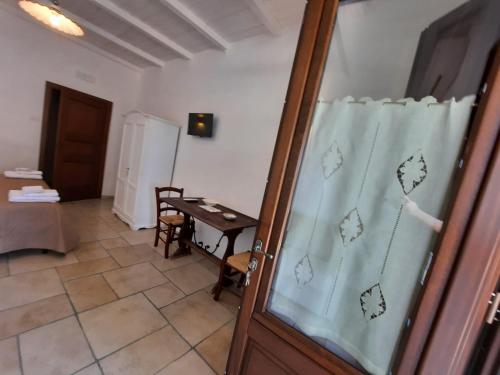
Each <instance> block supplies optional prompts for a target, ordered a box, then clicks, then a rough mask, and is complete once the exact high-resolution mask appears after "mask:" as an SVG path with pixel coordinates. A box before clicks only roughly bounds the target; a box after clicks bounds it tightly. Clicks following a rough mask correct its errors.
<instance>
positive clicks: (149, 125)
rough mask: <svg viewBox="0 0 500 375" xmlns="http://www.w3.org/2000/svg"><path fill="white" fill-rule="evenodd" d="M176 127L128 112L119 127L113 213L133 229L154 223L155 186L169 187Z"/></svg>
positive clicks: (177, 137) (175, 148) (154, 224)
mask: <svg viewBox="0 0 500 375" xmlns="http://www.w3.org/2000/svg"><path fill="white" fill-rule="evenodd" d="M178 139H179V127H178V126H176V125H174V124H172V123H170V122H169V121H167V120H163V119H160V118H157V117H154V116H151V115H147V114H144V113H141V112H132V113H130V114H128V115H127V117H126V119H125V124H124V126H123V137H122V145H121V151H120V163H119V165H118V176H117V181H116V191H115V200H114V203H113V212H114V213H115V214H117V215H118V216H119V217H120V218H121V219H122V220H123V221H125V222H126V223H127V224H129V225H130V227H131V228H132V229H134V230H137V229H140V228H152V227H154V226H156V200H155V191H154V188H155V187H156V186H159V187H161V186H170V184H171V182H172V174H173V171H174V164H175V155H176V152H177V141H178Z"/></svg>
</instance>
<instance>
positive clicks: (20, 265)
mask: <svg viewBox="0 0 500 375" xmlns="http://www.w3.org/2000/svg"><path fill="white" fill-rule="evenodd" d="M77 262H78V259H76V257H75V255H74V254H73V253H72V252H69V253H68V254H59V253H55V252H53V251H49V252H47V253H45V254H44V253H42V251H41V250H21V251H16V252H14V253H11V254H9V270H10V274H11V275H15V274H18V273H22V272H30V271H38V270H43V269H47V268H53V267H57V266H62V265H65V264H72V263H77Z"/></svg>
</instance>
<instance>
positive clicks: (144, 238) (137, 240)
mask: <svg viewBox="0 0 500 375" xmlns="http://www.w3.org/2000/svg"><path fill="white" fill-rule="evenodd" d="M120 236H122V237H123V238H124V239H125V240H126V241H127V242H128V243H129V244H131V245H139V244H141V243H152V242H153V240H154V236H155V230H154V229H143V230H126V231H124V232H120Z"/></svg>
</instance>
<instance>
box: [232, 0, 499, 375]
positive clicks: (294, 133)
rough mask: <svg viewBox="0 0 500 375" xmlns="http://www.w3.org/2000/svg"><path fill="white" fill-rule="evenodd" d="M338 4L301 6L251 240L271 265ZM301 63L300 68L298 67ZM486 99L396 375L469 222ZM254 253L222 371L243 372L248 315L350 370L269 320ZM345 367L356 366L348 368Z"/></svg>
mask: <svg viewBox="0 0 500 375" xmlns="http://www.w3.org/2000/svg"><path fill="white" fill-rule="evenodd" d="M319 2H322V4H324V6H323V7H322V6H321V5H318V4H319ZM311 6H315V8H314V9H315V12H320V13H321V20H319V19H318V18H317V16H318V14H316V17H313V16H312V15H311V13H312V11H311V9H312V8H311ZM337 6H338V4H337V1H335V0H331V1H329V0H323V1H319V0H318V2H315V1H310V2H309V4H308V8H307V9H306V15H305V20H304V26H303V30H302V33H301V38H300V39H299V46H298V50H297V54H296V58H295V62H294V69H293V71H292V76H291V80H290V86H289V91H288V94H287V103H286V105H285V108H284V112H283V117H282V121H281V125H280V130H279V132H278V138H277V142H276V147H275V151H274V154H273V160H272V164H271V168H270V173H269V179H268V184H267V187H266V192H265V195H264V200H263V204H262V208H261V214H260V222H261V224H260V225H259V227H258V228H257V232H256V236H255V239H260V240H262V242H263V247H262V249H263V251H264V252H267V253H269V254H273V255H274V259H275V262H276V261H277V257H278V255H279V249H280V243H281V241H282V237H283V231H284V223H285V219H286V217H287V214H288V211H289V209H290V204H291V198H292V191H293V186H294V182H295V179H296V176H297V173H298V170H297V165H298V163H299V161H300V157H301V154H302V150H303V146H304V144H305V143H306V141H307V139H306V138H307V130H308V128H309V126H310V122H311V121H310V120H311V117H312V113H313V111H314V105H313V104H314V101H315V100H316V97H317V92H318V89H319V85H320V83H321V78H322V72H323V67H324V63H325V61H324V60H326V54H327V52H328V49H329V47H330V38H331V32H332V31H333V30H332V29H333V27H332V26H333V19H334V17H335V15H336V9H337ZM329 12H330V13H329ZM328 13H329V14H328ZM329 16H331V17H332V19H331V22H332V24H331V25H330V29H328V28H327V27H326V24H327V21H326V20H327V19H329V18H328V17H329ZM320 22H321V27H320ZM314 30H316V31H317V33H318V34H319V35H317V37H316V38H315V37H314V36H312V35H310V33H311V32H313V31H314ZM305 33H309V34H308V37H307V38H305V37H304V34H305ZM306 43H314V48H312V47H311V46H310V45H304V44H306ZM313 56H314V58H313ZM311 59H313V61H311ZM300 64H305V65H303V66H300ZM490 87H491V86H490ZM490 96H491V91H490V92H487V93H486V95H485V96H484V97H483V98H482V99H481V102H480V106H479V108H478V110H477V112H476V113H475V117H474V122H473V125H472V127H471V134H470V141H469V142H468V143H467V147H466V149H465V151H464V166H463V168H462V169H461V170H460V171H459V173H458V176H457V180H456V189H455V190H456V194H451V195H450V197H451V203H450V209H449V212H450V215H449V216H448V218H449V219H448V222H447V223H446V224H445V228H444V231H443V234H442V236H441V239H440V242H439V244H438V246H437V255H436V256H435V261H434V264H433V266H432V267H431V270H430V272H429V276H428V282H427V284H426V285H425V286H424V288H423V290H422V292H421V293H420V296H419V298H418V301H419V302H420V303H418V302H417V304H416V306H418V310H417V311H416V312H415V314H414V316H412V319H411V322H412V324H410V327H409V329H408V330H406V332H405V333H404V337H403V339H402V342H401V344H400V345H401V346H403V347H404V350H403V351H401V352H400V353H398V354H397V358H396V361H395V365H394V368H395V373H397V374H412V373H415V371H416V369H417V366H418V364H419V360H420V358H421V356H422V353H423V350H424V348H425V344H426V341H427V339H428V337H429V333H430V330H431V327H432V324H433V320H434V317H435V316H436V313H437V311H438V308H439V305H440V303H441V300H442V297H443V293H444V292H445V290H446V286H447V282H448V279H449V276H450V274H451V271H452V269H453V265H454V262H455V260H456V257H457V254H458V252H459V249H460V245H461V242H462V239H463V237H464V234H465V233H466V229H467V225H468V224H469V221H470V219H471V214H472V211H473V208H474V204H475V201H476V198H477V194H478V192H479V188H480V186H481V183H482V180H483V177H484V175H485V173H486V168H487V166H488V161H489V158H490V156H491V153H492V150H493V147H494V145H495V142H496V139H497V133H498V128H499V122H498V121H497V119H495V118H493V116H492V115H491V114H489V113H490V112H491V111H492V103H491V101H490V100H489V99H488V98H490ZM298 108H299V109H300V111H299V112H298V111H297V109H298ZM256 256H257V257H258V259H259V262H260V265H259V267H258V268H257V270H256V271H255V272H254V273H253V274H252V282H251V284H250V285H249V286H248V287H247V290H246V291H245V294H244V298H243V301H242V305H241V311H240V314H239V317H238V321H237V324H236V329H235V333H234V337H233V343H232V346H231V351H230V360H229V363H228V367H227V370H228V374H238V373H239V370H240V369H241V364H242V358H243V354H244V352H245V346H246V345H247V341H248V335H247V333H246V332H245V330H246V329H247V328H248V327H249V325H250V322H251V319H254V322H255V321H258V322H259V324H260V325H261V326H262V327H265V328H267V329H268V330H269V331H271V332H273V333H274V334H276V335H277V336H278V337H280V338H283V339H285V340H287V341H288V342H290V344H291V345H292V346H294V347H295V348H296V349H298V350H300V351H301V352H303V353H304V354H306V355H307V356H308V357H310V358H311V359H313V360H315V361H316V362H318V363H322V364H324V365H323V366H324V367H325V368H330V369H331V368H332V367H331V366H337V373H339V372H340V373H348V372H347V371H346V370H340V371H339V369H338V367H339V366H340V363H344V364H345V365H346V366H348V365H347V364H346V363H345V362H343V361H342V360H340V359H339V358H338V357H336V356H335V355H334V354H332V353H330V352H328V351H325V349H323V348H322V347H321V346H320V345H319V344H317V343H314V342H311V340H310V339H308V338H307V337H306V336H305V335H302V334H300V333H298V332H296V331H294V330H293V329H292V328H291V327H288V326H286V325H285V324H284V323H282V322H281V321H280V320H279V319H277V318H274V317H273V318H272V319H271V317H272V316H271V315H270V314H266V313H263V311H264V310H265V306H266V303H267V297H268V293H269V289H270V287H271V285H270V280H271V278H272V275H273V273H274V271H275V267H276V264H274V263H273V262H270V261H269V260H267V259H266V258H264V257H263V256H262V255H256ZM262 263H263V264H262ZM262 286H265V287H262ZM254 309H255V312H254ZM252 314H253V315H252ZM325 352H326V353H325ZM324 361H326V363H325V362H324ZM349 370H354V369H353V368H351V367H349Z"/></svg>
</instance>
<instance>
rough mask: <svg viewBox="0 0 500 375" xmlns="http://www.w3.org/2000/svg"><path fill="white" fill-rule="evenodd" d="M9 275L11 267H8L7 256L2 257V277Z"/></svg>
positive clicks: (0, 259)
mask: <svg viewBox="0 0 500 375" xmlns="http://www.w3.org/2000/svg"><path fill="white" fill-rule="evenodd" d="M8 275H9V267H8V265H7V255H5V254H2V255H0V277H4V276H8Z"/></svg>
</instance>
